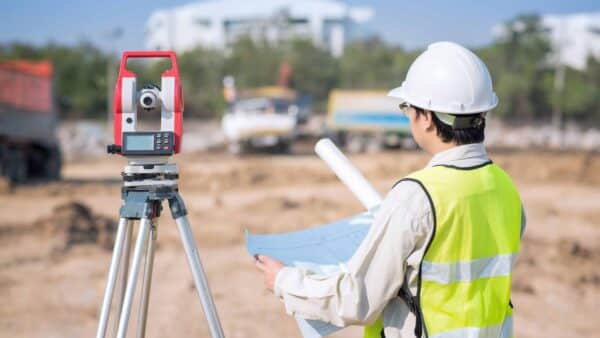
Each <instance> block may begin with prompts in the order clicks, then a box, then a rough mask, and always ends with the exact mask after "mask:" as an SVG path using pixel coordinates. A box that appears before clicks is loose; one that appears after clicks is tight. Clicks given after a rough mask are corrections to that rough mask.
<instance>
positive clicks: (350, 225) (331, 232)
mask: <svg viewBox="0 0 600 338" xmlns="http://www.w3.org/2000/svg"><path fill="white" fill-rule="evenodd" d="M375 211H376V208H375V209H374V210H372V211H371V212H365V213H362V214H359V215H356V216H353V217H349V218H345V219H342V220H340V221H337V222H334V223H330V224H325V225H320V226H317V227H313V228H310V229H307V230H301V231H294V232H289V233H283V234H276V235H252V234H250V233H249V232H248V231H247V230H246V247H247V250H248V252H249V253H250V254H251V255H256V254H261V255H265V256H269V257H272V258H275V259H277V260H280V261H281V262H283V263H284V264H286V265H290V266H295V267H302V268H306V269H308V270H310V271H313V272H315V273H321V274H327V273H330V272H335V271H339V264H340V263H344V262H347V261H348V260H349V259H350V258H351V257H352V255H353V254H354V252H356V249H358V247H359V246H360V244H361V242H362V241H363V239H364V238H365V236H366V235H367V232H368V231H369V228H370V226H371V224H372V223H373V219H374V216H373V214H374V212H375ZM296 320H297V322H298V326H299V328H300V331H301V332H302V334H303V336H304V337H305V338H309V337H323V336H327V335H329V334H331V333H333V332H335V331H338V330H340V329H341V328H340V327H337V326H334V325H331V324H328V323H325V322H321V321H316V320H304V319H301V318H296Z"/></svg>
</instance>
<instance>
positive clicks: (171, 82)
mask: <svg viewBox="0 0 600 338" xmlns="http://www.w3.org/2000/svg"><path fill="white" fill-rule="evenodd" d="M132 58H168V59H170V61H171V69H169V70H167V71H165V72H164V73H163V74H162V75H161V85H160V87H158V86H156V85H154V84H145V85H143V86H142V88H141V90H139V91H138V90H137V78H136V74H135V73H133V72H132V71H130V70H128V69H127V61H128V60H129V59H132ZM138 109H139V110H142V111H160V130H159V131H138V130H137V112H138ZM113 130H114V144H113V145H110V146H109V147H108V151H109V153H119V154H121V155H123V156H157V155H158V156H161V155H162V156H170V155H173V154H177V153H179V151H180V150H181V140H182V132H183V91H182V88H181V80H180V78H179V69H178V67H177V58H176V56H175V53H174V52H169V51H165V52H153V51H140V52H125V53H123V57H122V58H121V65H120V67H119V77H118V79H117V85H116V88H115V99H114V128H113Z"/></svg>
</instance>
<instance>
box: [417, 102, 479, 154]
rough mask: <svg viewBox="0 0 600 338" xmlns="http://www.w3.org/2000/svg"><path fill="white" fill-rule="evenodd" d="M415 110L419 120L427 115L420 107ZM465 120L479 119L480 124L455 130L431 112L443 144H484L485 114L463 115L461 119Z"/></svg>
mask: <svg viewBox="0 0 600 338" xmlns="http://www.w3.org/2000/svg"><path fill="white" fill-rule="evenodd" d="M415 110H416V112H417V118H418V117H419V116H421V115H425V110H423V109H421V108H418V107H415ZM464 118H467V119H469V118H470V119H473V120H474V119H476V118H479V119H478V121H479V123H472V124H471V126H470V127H468V128H460V129H454V128H452V126H450V125H447V124H445V123H444V122H442V121H440V119H439V118H438V117H437V116H436V115H435V114H434V113H433V112H431V119H432V120H433V124H434V125H435V129H436V133H437V136H439V138H440V139H441V140H442V142H444V143H449V142H452V141H454V142H456V144H457V145H463V144H471V143H481V142H483V140H484V139H485V133H484V130H485V117H483V113H477V114H470V115H462V116H461V119H464Z"/></svg>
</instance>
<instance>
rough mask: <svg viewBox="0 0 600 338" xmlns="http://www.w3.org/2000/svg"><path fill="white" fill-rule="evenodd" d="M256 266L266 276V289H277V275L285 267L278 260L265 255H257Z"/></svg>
mask: <svg viewBox="0 0 600 338" xmlns="http://www.w3.org/2000/svg"><path fill="white" fill-rule="evenodd" d="M255 264H256V267H257V268H258V269H259V270H261V271H262V272H263V274H264V276H263V277H264V279H265V288H267V289H268V290H271V291H273V288H274V287H275V277H277V273H278V272H279V270H281V269H283V267H284V266H285V265H283V263H281V262H280V261H278V260H276V259H273V258H271V257H267V256H263V255H256V263H255Z"/></svg>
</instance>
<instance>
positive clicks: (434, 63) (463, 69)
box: [388, 42, 498, 115]
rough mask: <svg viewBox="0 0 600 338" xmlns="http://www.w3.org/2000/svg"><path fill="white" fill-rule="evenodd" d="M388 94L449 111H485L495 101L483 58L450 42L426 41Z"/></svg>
mask: <svg viewBox="0 0 600 338" xmlns="http://www.w3.org/2000/svg"><path fill="white" fill-rule="evenodd" d="M388 96H391V97H395V98H399V99H402V100H403V101H404V102H407V103H409V104H411V105H414V106H417V107H419V108H422V109H427V110H430V111H434V112H439V113H448V114H453V115H464V114H475V113H482V112H487V111H489V110H491V109H493V108H494V107H496V106H497V105H498V97H497V96H496V93H494V90H493V89H492V78H491V76H490V73H489V71H488V69H487V67H486V66H485V64H484V63H483V61H481V59H480V58H479V57H477V55H475V54H473V52H471V51H470V50H468V49H466V48H465V47H463V46H461V45H458V44H456V43H453V42H436V43H433V44H431V45H429V46H428V47H427V50H426V51H424V52H423V53H421V55H419V57H418V58H417V59H416V60H415V61H414V62H413V64H412V65H411V66H410V68H409V69H408V74H407V75H406V79H405V80H404V82H402V85H401V86H400V87H398V88H395V89H392V90H391V91H390V92H389V94H388Z"/></svg>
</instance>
